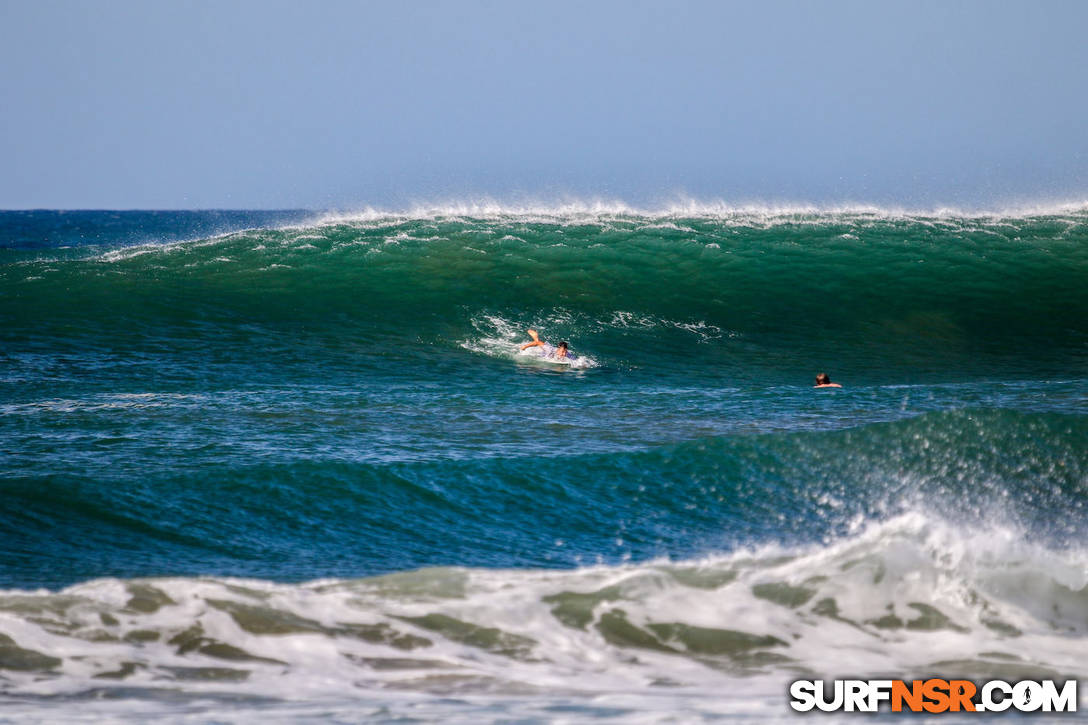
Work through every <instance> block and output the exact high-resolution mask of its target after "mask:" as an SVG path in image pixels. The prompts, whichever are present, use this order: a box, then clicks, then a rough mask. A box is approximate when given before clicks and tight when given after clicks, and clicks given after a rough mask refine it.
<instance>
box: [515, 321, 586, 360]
mask: <svg viewBox="0 0 1088 725" xmlns="http://www.w3.org/2000/svg"><path fill="white" fill-rule="evenodd" d="M527 332H528V333H529V337H531V338H533V340H532V342H527V343H525V344H524V345H522V346H521V347H520V348H519V349H521V350H528V349H529V348H530V347H539V348H542V349H543V351H544V357H550V358H554V359H556V360H565V359H567V358H570V359H571V360H573V359H574V355H573V354H571V353H570V352H569V350H568V348H567V341H566V340H564V341H563V342H561V343H559V345H558V346H557V347H552V346H551V345H549V344H548V343H546V342H544V341H543V340H541V339H540V334H539V333H538V332H537V331H536V330H533V329H531V328H530V329H529V330H528V331H527Z"/></svg>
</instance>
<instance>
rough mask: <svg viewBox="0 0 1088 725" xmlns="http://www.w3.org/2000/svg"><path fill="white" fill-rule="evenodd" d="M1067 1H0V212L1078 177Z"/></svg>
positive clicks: (809, 193) (844, 199)
mask: <svg viewBox="0 0 1088 725" xmlns="http://www.w3.org/2000/svg"><path fill="white" fill-rule="evenodd" d="M1086 28H1088V2H1081V1H1079V0H1069V1H1058V0H1049V1H1047V0H1044V1H1042V2H1039V1H1032V2H991V1H990V0H980V1H959V2H957V1H955V0H941V1H926V0H913V1H911V2H895V1H893V0H888V1H886V2H871V1H870V0H864V1H861V0H859V1H857V2H854V1H849V2H843V1H840V2H835V1H832V0H827V1H824V2H800V1H798V2H781V1H773V0H772V1H767V0H760V1H759V2H756V1H748V2H730V1H728V0H721V1H709V0H708V1H705V2H704V1H698V2H697V1H689V2H684V1H683V0H680V1H677V0H669V1H664V0H663V1H661V2H639V1H638V0H625V1H609V0H602V1H599V2H590V1H588V0H580V1H578V2H567V1H565V0H548V1H546V2H545V1H538V2H518V1H494V2H487V1H484V0H476V1H473V0H457V1H456V2H454V1H453V0H449V1H446V2H427V1H424V0H419V1H417V2H401V1H398V2H361V1H360V2H338V1H336V0H323V1H322V2H302V1H301V0H299V1H298V2H277V1H275V0H260V1H256V0H255V1H248V0H245V1H243V0H234V1H231V0H216V1H214V2H211V1H209V2H203V1H190V2H182V1H180V0H178V1H174V2H166V1H163V2H145V1H144V0H101V1H100V2H57V1H55V0H0V208H7V209H19V208H67V209H75V208H109V209H132V208H149V209H150V208H154V209H174V208H253V209H257V208H314V209H327V208H337V209H351V208H362V207H367V206H373V207H382V208H404V207H409V206H414V205H418V204H421V203H440V202H449V201H471V200H479V199H484V198H490V199H494V200H499V201H510V202H525V201H563V200H572V199H582V200H586V199H604V200H623V201H627V202H629V203H631V204H635V205H643V206H647V205H650V206H652V205H654V204H660V203H668V202H670V201H674V200H677V199H699V200H715V201H724V202H729V203H738V204H740V203H797V202H800V203H818V204H836V203H874V204H892V205H897V206H902V207H908V208H929V207H933V206H940V205H958V206H961V207H977V208H987V207H992V206H994V205H1008V204H1010V203H1032V202H1045V201H1078V200H1084V199H1088V42H1085V37H1086V36H1085V29H1086Z"/></svg>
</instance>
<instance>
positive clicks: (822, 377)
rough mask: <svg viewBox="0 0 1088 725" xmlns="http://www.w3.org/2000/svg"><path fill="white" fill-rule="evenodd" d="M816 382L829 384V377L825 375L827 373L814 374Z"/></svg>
mask: <svg viewBox="0 0 1088 725" xmlns="http://www.w3.org/2000/svg"><path fill="white" fill-rule="evenodd" d="M816 384H817V385H830V384H831V378H829V377H828V376H827V373H820V374H818V375H817V376H816Z"/></svg>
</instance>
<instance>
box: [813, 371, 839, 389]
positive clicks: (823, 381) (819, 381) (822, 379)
mask: <svg viewBox="0 0 1088 725" xmlns="http://www.w3.org/2000/svg"><path fill="white" fill-rule="evenodd" d="M812 387H814V388H841V387H842V386H841V385H839V384H838V383H833V382H831V378H829V377H828V376H827V373H820V374H818V375H817V376H816V384H815V385H813V386H812Z"/></svg>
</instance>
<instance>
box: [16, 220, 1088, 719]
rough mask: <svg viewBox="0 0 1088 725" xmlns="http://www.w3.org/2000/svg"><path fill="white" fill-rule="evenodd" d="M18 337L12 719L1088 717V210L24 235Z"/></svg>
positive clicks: (125, 226)
mask: <svg viewBox="0 0 1088 725" xmlns="http://www.w3.org/2000/svg"><path fill="white" fill-rule="evenodd" d="M0 321H2V324H0V450H2V451H3V456H2V465H0V491H2V493H3V496H4V502H5V503H4V505H3V507H0V532H2V535H0V721H5V722H6V721H12V722H14V721H18V722H34V721H42V722H51V721H68V722H81V721H82V722H90V721H95V722H98V721H108V720H111V719H125V718H136V719H141V720H144V719H156V720H163V721H167V722H204V721H207V720H216V721H223V722H246V721H251V720H253V719H255V718H257V717H260V718H262V719H265V720H269V721H273V722H275V721H297V720H307V719H314V720H319V719H320V720H327V719H334V720H338V721H394V720H400V721H403V720H404V719H421V720H443V721H451V722H480V721H492V720H527V721H560V722H562V721H569V722H584V721H587V720H590V719H593V720H604V721H609V720H614V721H617V722H661V721H677V722H681V721H682V722H688V721H703V720H707V721H709V720H714V719H720V718H727V719H737V720H741V721H747V720H751V721H756V720H759V721H777V720H793V719H795V716H794V715H793V714H792V712H791V711H790V709H789V706H788V698H787V691H788V683H789V682H790V681H792V680H795V679H798V678H802V677H803V678H834V677H858V676H861V677H864V678H879V677H888V678H896V679H911V678H913V677H929V676H935V675H936V676H942V677H949V678H952V677H958V678H966V679H973V680H975V681H982V680H985V679H991V678H1003V679H1008V680H1016V679H1028V678H1030V679H1070V678H1079V679H1081V680H1082V683H1081V685H1082V686H1081V693H1082V697H1084V693H1085V692H1086V691H1088V688H1086V687H1084V682H1083V680H1084V678H1086V677H1088V671H1086V667H1085V662H1086V659H1085V657H1084V652H1085V651H1086V650H1085V648H1086V644H1088V548H1086V547H1085V544H1084V542H1085V541H1086V540H1088V539H1086V535H1088V206H1086V205H1085V204H1084V203H1083V202H1073V203H1068V204H1056V205H1049V206H1038V205H1037V206H1024V207H1021V208H1013V209H1004V210H962V209H933V210H909V209H888V208H882V207H876V206H865V205H855V206H843V207H836V208H831V207H817V206H806V205H794V206H785V205H783V206H760V205H749V206H729V205H726V204H703V203H696V202H683V203H679V204H675V205H671V206H668V207H664V208H661V209H656V210H655V209H651V210H646V209H638V208H634V207H630V206H626V205H622V204H616V203H603V202H592V201H590V202H583V201H577V200H575V201H572V202H570V203H567V204H558V205H545V204H526V205H522V206H516V205H504V204H498V203H494V202H482V203H465V204H445V205H421V206H420V207H419V208H416V209H412V210H408V211H404V212H392V211H388V210H376V209H368V210H363V211H356V212H335V213H333V212H308V211H283V212H200V211H186V212H92V211H88V212H58V211H28V212H0ZM529 327H532V328H533V329H536V330H539V331H540V333H541V337H542V338H544V339H546V340H548V341H549V342H551V343H553V344H554V343H556V342H558V341H559V340H569V341H570V344H571V349H572V351H574V352H575V353H576V354H577V355H578V360H579V364H578V365H573V366H558V365H554V364H549V363H548V362H547V361H545V360H539V359H534V358H527V357H525V356H521V355H519V354H518V353H517V348H518V345H519V344H521V343H524V342H526V341H528V335H527V333H526V330H527V329H528V328H529ZM818 372H827V373H828V374H830V376H831V378H832V379H833V380H834V381H836V382H838V383H841V384H842V385H843V387H842V388H840V389H831V390H814V389H813V388H812V384H813V379H814V377H815V375H816V373H818ZM1085 707H1088V701H1084V702H1082V704H1081V708H1082V710H1083V709H1084V708H1085ZM840 717H841V719H848V718H849V717H850V716H848V715H842V716H840ZM833 719H834V718H833Z"/></svg>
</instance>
